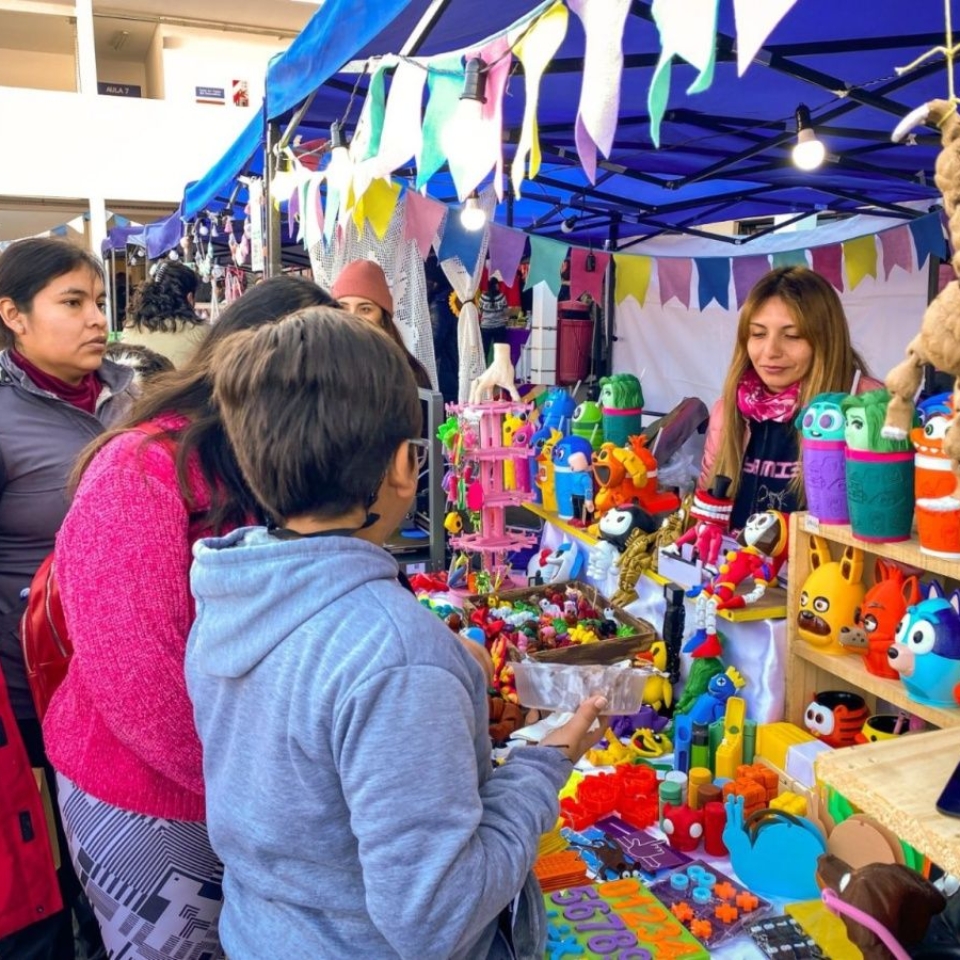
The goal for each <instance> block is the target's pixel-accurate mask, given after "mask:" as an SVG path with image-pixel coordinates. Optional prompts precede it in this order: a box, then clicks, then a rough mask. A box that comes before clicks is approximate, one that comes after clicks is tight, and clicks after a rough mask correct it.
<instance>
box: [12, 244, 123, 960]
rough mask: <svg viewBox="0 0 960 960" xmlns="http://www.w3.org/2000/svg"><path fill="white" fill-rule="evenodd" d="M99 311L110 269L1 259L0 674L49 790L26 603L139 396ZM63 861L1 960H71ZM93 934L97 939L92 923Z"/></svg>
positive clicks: (69, 876) (56, 252) (54, 258)
mask: <svg viewBox="0 0 960 960" xmlns="http://www.w3.org/2000/svg"><path fill="white" fill-rule="evenodd" d="M103 305H104V282H103V268H102V267H101V266H100V263H99V261H97V260H96V259H95V258H94V257H93V256H91V255H90V254H89V253H87V252H86V251H84V250H82V249H80V248H79V247H75V246H73V245H72V244H69V243H67V242H66V241H62V240H53V239H30V240H21V241H18V242H16V243H13V244H11V245H10V246H9V247H7V249H6V250H4V252H3V253H2V254H0V348H2V349H0V669H2V671H3V677H4V679H5V681H6V687H7V691H8V694H9V699H10V703H11V705H12V707H13V713H14V715H15V716H16V719H17V725H18V727H19V729H20V734H21V736H22V738H23V741H24V745H25V746H26V749H27V753H28V755H29V757H30V761H31V763H32V765H33V766H34V767H41V766H42V767H45V768H46V769H47V779H48V783H49V785H50V787H51V789H53V788H54V777H53V772H52V770H51V769H50V768H49V765H48V764H47V762H46V756H45V754H44V751H43V743H42V740H41V735H40V724H39V722H38V720H37V718H36V714H35V713H34V709H33V703H32V701H31V699H30V692H29V688H28V687H27V683H26V677H25V673H24V667H23V659H22V657H21V654H20V645H19V641H18V635H17V625H18V621H19V618H20V614H21V612H22V610H23V601H22V600H21V593H22V592H23V591H24V590H25V589H26V588H27V587H29V585H30V580H31V579H32V577H33V574H34V573H35V571H36V569H37V567H38V566H39V565H40V563H41V561H42V560H43V558H44V557H45V556H46V555H47V554H48V553H49V552H50V551H51V550H52V549H53V543H54V538H55V537H56V534H57V530H58V529H59V528H60V524H61V523H62V522H63V518H64V514H65V513H66V509H67V495H66V487H67V478H68V476H69V474H70V471H71V469H72V467H73V463H74V460H75V459H76V457H77V454H78V453H79V452H80V451H81V450H82V449H83V448H84V447H85V446H86V445H87V444H88V443H89V442H90V441H91V440H93V439H94V438H95V437H97V436H99V435H100V434H101V433H102V432H103V431H104V430H105V429H106V428H107V427H109V426H112V425H113V424H115V423H116V422H117V421H119V420H120V419H121V418H122V417H123V416H124V415H125V414H126V412H127V410H128V409H129V407H130V404H131V402H132V400H133V398H134V391H133V371H132V370H130V369H129V368H127V367H122V366H119V365H117V364H114V363H111V362H110V361H104V359H103V355H104V351H105V350H106V346H107V320H106V317H105V316H104V313H103ZM104 572H105V573H106V571H104ZM5 786H6V785H4V784H2V783H0V793H2V792H3V791H4V788H5ZM54 809H56V804H55V803H54ZM58 820H59V818H58ZM58 828H59V824H58ZM58 832H60V831H59V830H58ZM61 861H62V866H61V868H60V870H59V871H58V874H59V878H58V879H59V883H60V889H61V893H62V894H63V900H64V903H65V904H66V905H67V906H68V909H65V910H62V911H60V912H59V913H57V914H54V915H52V916H49V917H47V918H45V919H41V920H39V921H38V922H36V923H33V924H31V925H29V926H27V927H24V928H23V929H21V930H18V931H16V932H14V933H12V934H10V935H9V936H6V937H3V938H2V939H0V956H3V957H6V956H10V957H29V958H31V960H47V958H48V960H59V958H62V957H72V956H73V955H74V944H73V931H72V919H71V911H70V909H69V905H70V904H71V903H72V902H73V901H75V900H76V899H77V895H78V894H79V886H78V884H77V879H76V876H75V875H74V873H73V868H72V867H71V865H70V857H69V854H68V852H67V849H66V846H65V844H64V843H63V842H62V836H61ZM90 927H91V934H92V937H93V938H96V937H97V936H98V934H97V933H96V923H95V922H93V921H92V918H91V924H90ZM0 929H3V928H2V927H0Z"/></svg>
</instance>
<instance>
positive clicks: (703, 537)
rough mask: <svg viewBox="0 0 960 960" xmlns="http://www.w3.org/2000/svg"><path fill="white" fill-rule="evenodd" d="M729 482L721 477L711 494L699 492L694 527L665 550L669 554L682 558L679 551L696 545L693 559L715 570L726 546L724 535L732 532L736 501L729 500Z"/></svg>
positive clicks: (693, 509) (692, 512)
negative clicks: (689, 544) (685, 546)
mask: <svg viewBox="0 0 960 960" xmlns="http://www.w3.org/2000/svg"><path fill="white" fill-rule="evenodd" d="M729 487H730V478H729V477H724V476H718V477H717V478H716V479H715V480H714V483H713V487H712V488H711V489H710V490H697V491H696V493H694V495H693V504H692V506H691V507H690V518H691V519H692V520H693V521H694V523H693V526H692V527H690V529H689V530H687V532H686V533H684V534H681V535H680V536H679V537H678V538H677V539H676V540H674V541H673V543H672V544H671V545H670V546H668V547H666V550H667V552H668V553H673V554H679V553H680V548H681V547H683V546H684V545H686V544H688V543H692V544H693V552H694V556H696V557H697V559H698V560H700V561H701V563H703V564H704V566H705V567H707V568H708V569H713V570H716V566H717V559H718V558H719V556H720V549H721V547H722V546H723V535H724V534H725V533H726V532H727V531H728V530H729V529H730V514H731V513H733V500H732V499H731V498H730V497H728V496H727V490H728V488H729Z"/></svg>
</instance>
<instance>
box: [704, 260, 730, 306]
mask: <svg viewBox="0 0 960 960" xmlns="http://www.w3.org/2000/svg"><path fill="white" fill-rule="evenodd" d="M696 259H697V275H698V278H699V280H698V283H697V293H698V295H699V301H700V309H701V310H704V309H705V308H706V307H708V306H709V305H710V301H711V300H716V301H717V303H718V304H720V306H721V307H723V309H724V310H729V309H730V258H729V257H697V258H696Z"/></svg>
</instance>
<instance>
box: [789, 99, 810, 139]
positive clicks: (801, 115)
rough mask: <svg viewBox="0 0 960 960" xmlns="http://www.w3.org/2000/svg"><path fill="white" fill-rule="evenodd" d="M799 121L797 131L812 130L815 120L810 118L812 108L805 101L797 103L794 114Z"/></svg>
mask: <svg viewBox="0 0 960 960" xmlns="http://www.w3.org/2000/svg"><path fill="white" fill-rule="evenodd" d="M794 116H795V117H796V121H797V133H798V134H799V133H800V132H801V131H803V130H812V129H813V121H812V120H811V119H810V108H809V107H808V106H807V105H806V104H805V103H800V104H797V110H796V113H795V114H794Z"/></svg>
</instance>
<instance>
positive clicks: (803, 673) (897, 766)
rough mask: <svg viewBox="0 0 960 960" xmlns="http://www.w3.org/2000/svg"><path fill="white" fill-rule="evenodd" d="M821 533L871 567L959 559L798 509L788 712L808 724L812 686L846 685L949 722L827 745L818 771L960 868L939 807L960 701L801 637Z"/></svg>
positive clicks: (932, 568) (958, 831) (940, 567)
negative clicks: (951, 703)
mask: <svg viewBox="0 0 960 960" xmlns="http://www.w3.org/2000/svg"><path fill="white" fill-rule="evenodd" d="M814 534H816V535H818V536H821V537H823V538H824V539H825V540H827V541H829V542H830V543H831V544H835V545H838V546H840V547H843V546H849V545H852V546H856V547H860V548H861V549H862V550H863V551H864V554H865V555H866V556H867V560H866V563H865V569H866V570H871V569H872V567H873V563H872V558H873V557H884V558H885V559H888V560H892V561H894V562H895V563H900V564H903V565H904V566H909V567H912V568H914V569H917V570H920V571H921V572H922V571H926V572H929V573H934V574H936V575H937V576H938V577H942V578H944V579H945V580H947V581H956V579H957V578H958V577H960V563H957V562H956V561H952V560H943V559H940V558H938V557H929V556H927V555H926V554H923V553H921V552H920V548H919V546H918V544H917V541H916V540H915V539H914V540H910V541H907V542H904V543H866V542H864V541H862V540H858V539H857V538H856V537H854V536H853V534H852V533H851V532H850V528H849V527H848V526H839V525H835V524H822V523H819V522H818V521H817V520H816V518H814V517H811V516H810V515H809V514H806V513H795V514H794V515H793V516H792V517H791V521H790V567H789V569H790V577H789V586H788V601H787V606H788V622H787V691H786V692H787V700H786V718H787V719H788V720H791V721H792V722H793V723H796V724H797V725H799V726H802V718H803V711H804V709H805V707H806V706H807V704H808V703H809V702H810V697H811V694H813V693H814V692H815V691H818V690H825V689H832V690H836V689H843V690H852V691H854V692H857V693H860V694H862V695H863V696H864V697H865V699H866V700H867V703H868V705H869V707H870V709H871V711H874V710H876V707H877V700H881V701H885V702H886V703H889V704H893V705H894V706H895V707H897V708H901V709H903V710H905V711H907V712H909V713H912V714H914V715H915V716H918V717H921V718H922V719H924V720H925V721H927V723H930V724H932V725H934V726H937V727H943V728H945V729H942V730H935V731H927V732H923V733H916V734H909V735H907V736H903V737H897V738H894V739H891V740H881V741H878V742H876V743H867V744H861V745H859V746H854V747H846V748H844V749H840V750H828V751H825V752H823V753H821V754H820V755H819V756H818V757H817V760H816V771H817V778H818V780H820V782H821V783H824V784H827V785H828V786H830V787H833V788H834V789H835V790H837V791H838V792H839V793H841V794H842V795H843V796H844V797H845V798H846V799H847V800H848V801H849V802H850V803H852V804H854V805H855V806H856V807H859V808H860V809H861V810H862V811H863V812H864V813H867V814H869V815H870V816H872V817H875V818H876V819H877V820H878V821H879V822H880V823H881V824H882V825H883V826H885V827H887V828H889V829H890V830H892V831H893V832H894V833H895V834H896V835H897V836H898V837H900V838H901V839H902V840H904V841H906V842H907V843H909V844H910V845H911V846H913V847H915V848H916V849H917V850H919V851H920V852H921V853H922V854H924V855H925V856H927V857H929V858H930V859H931V860H932V861H933V862H934V863H937V864H939V865H940V866H941V867H943V869H944V870H947V871H948V872H950V873H954V874H960V820H957V819H953V818H951V817H945V816H943V815H942V814H940V813H938V812H937V810H936V807H935V803H936V799H937V797H938V796H939V794H940V791H941V790H942V789H943V785H944V783H946V779H947V777H948V775H949V773H950V771H951V770H952V769H953V767H954V765H955V764H956V762H957V761H958V760H960V708H956V709H953V708H948V707H931V706H928V705H925V704H922V703H917V702H915V701H914V700H911V699H910V698H909V697H907V694H906V690H905V689H904V687H903V684H902V683H901V681H900V680H887V679H884V678H883V677H877V676H874V675H873V674H872V673H869V672H868V671H867V669H866V667H864V665H863V659H862V657H860V656H859V655H857V654H847V655H839V656H836V655H830V654H825V653H822V652H821V651H819V650H818V649H816V648H815V647H812V646H811V645H810V644H808V643H806V642H805V641H804V640H801V639H800V637H799V636H798V635H797V617H796V612H797V610H798V609H799V594H800V590H801V588H802V587H803V583H804V581H805V580H806V578H807V575H808V574H809V573H810V562H809V559H808V553H807V543H808V541H809V539H810V537H811V536H813V535H814ZM836 553H838V551H837V550H834V554H836Z"/></svg>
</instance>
